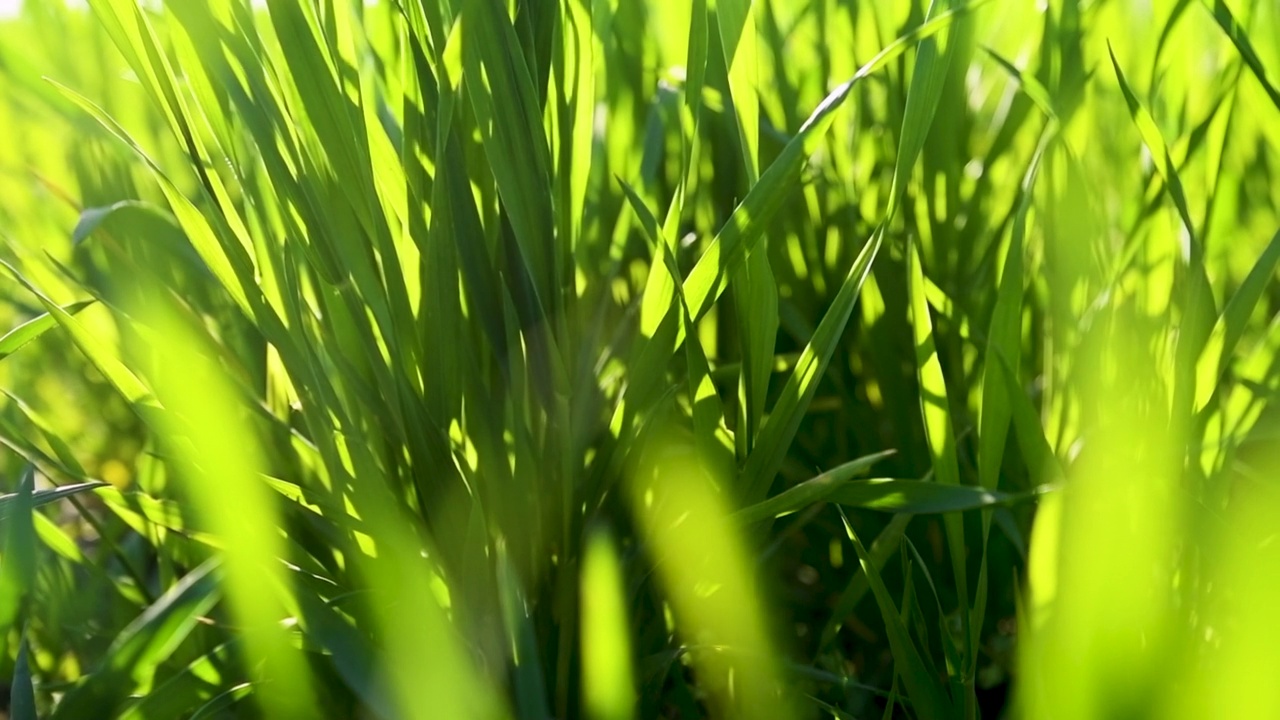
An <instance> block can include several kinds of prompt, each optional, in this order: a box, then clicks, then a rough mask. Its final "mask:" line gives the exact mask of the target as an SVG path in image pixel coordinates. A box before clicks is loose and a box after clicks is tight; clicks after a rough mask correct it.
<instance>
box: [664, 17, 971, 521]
mask: <svg viewBox="0 0 1280 720" xmlns="http://www.w3.org/2000/svg"><path fill="white" fill-rule="evenodd" d="M930 9H931V11H932V10H933V9H934V6H930ZM947 16H948V15H947V13H941V14H940V17H947ZM925 24H926V25H927V24H928V23H927V22H926V23H925ZM882 54H883V53H882ZM949 58H950V56H949V55H948V54H946V53H944V54H942V55H941V56H939V55H938V49H937V43H936V41H935V39H934V37H933V36H932V35H929V36H926V37H924V38H923V39H922V40H921V41H920V47H919V49H918V51H917V55H916V81H915V82H914V83H913V84H912V86H911V88H910V90H909V91H908V93H907V109H906V114H905V115H904V118H903V136H902V139H901V142H900V143H899V146H898V157H897V161H896V165H895V167H894V175H893V177H894V180H893V186H892V189H891V190H890V192H889V200H888V202H889V206H888V207H887V208H885V209H884V216H883V217H884V219H883V221H882V222H881V224H880V225H879V226H878V227H877V228H876V230H875V232H874V233H873V234H872V236H871V239H870V240H869V241H868V242H867V244H866V245H865V246H863V248H862V250H861V252H859V254H858V257H857V259H856V260H855V261H854V263H853V266H852V267H850V268H849V272H848V274H847V275H846V276H845V278H844V282H843V283H842V284H841V286H840V290H839V291H838V292H837V294H836V297H835V300H834V301H833V302H832V304H831V307H830V308H828V310H827V311H826V314H825V315H824V316H823V318H822V321H821V322H820V323H819V324H818V328H817V330H815V331H814V334H813V337H812V338H810V340H809V343H808V344H807V345H806V346H805V349H804V352H803V353H802V354H801V356H800V360H798V361H797V363H796V367H795V369H794V370H793V371H792V374H791V377H789V378H788V379H787V384H786V386H785V387H784V388H783V390H782V395H781V397H780V398H779V399H778V402H777V403H776V404H775V406H774V408H773V410H772V411H771V412H770V414H769V419H768V421H767V422H766V424H765V426H764V427H763V428H762V429H761V431H760V439H759V442H758V444H757V446H756V447H755V449H754V451H753V452H752V454H751V456H750V457H748V458H747V462H746V465H745V467H744V469H743V474H744V475H745V477H746V483H747V494H746V498H747V502H758V501H759V500H760V499H761V498H763V497H764V496H765V495H766V494H767V493H768V491H769V487H770V486H771V485H772V484H773V480H774V475H775V474H776V473H777V471H778V468H779V467H781V464H782V459H783V456H784V454H785V452H786V448H787V447H789V446H790V445H791V441H792V439H793V438H794V437H795V433H796V430H797V429H798V428H799V425H800V420H801V418H802V417H803V415H804V413H805V410H806V409H807V407H808V404H809V401H810V400H811V399H812V398H813V393H814V392H815V391H816V389H817V385H818V382H819V381H820V380H821V378H822V375H823V374H824V373H825V372H826V369H827V364H828V363H829V362H830V361H831V355H832V354H833V353H834V352H835V346H836V343H837V342H838V341H839V338H840V336H841V335H842V334H843V333H844V328H845V325H846V323H847V322H848V320H849V315H850V314H851V313H852V312H853V305H854V302H855V301H856V300H857V297H858V294H859V292H860V291H861V290H862V284H863V282H865V281H866V278H867V275H868V274H869V273H870V272H871V264H872V263H873V262H875V259H876V256H877V255H878V254H879V252H880V248H881V246H882V245H883V243H884V234H885V232H886V231H887V228H888V225H889V224H890V223H892V222H893V218H894V217H895V216H896V214H897V212H898V209H897V203H898V193H899V192H900V191H899V190H898V189H897V188H898V187H899V184H900V183H905V182H906V179H907V177H908V176H909V175H910V173H911V169H912V168H913V167H914V166H915V164H916V161H917V159H918V158H919V154H920V150H921V148H922V147H923V146H924V138H925V135H926V134H927V132H928V129H929V127H930V126H931V125H932V123H933V114H934V112H935V110H936V109H937V105H938V101H939V98H940V96H941V92H942V78H943V77H945V75H946V68H947V63H948V61H949ZM874 62H875V61H873V63H874ZM865 67H869V66H864V68H865ZM862 76H863V75H862V71H861V70H860V71H859V75H858V76H855V78H854V79H853V80H851V81H850V82H849V84H848V85H846V88H848V87H850V86H852V84H853V83H854V82H856V81H857V80H858V79H859V77H862ZM846 92H847V89H846ZM828 102H829V103H832V102H837V101H836V100H834V99H832V98H829V100H828ZM824 106H825V105H824ZM821 112H822V109H821V108H820V109H819V111H818V112H815V114H814V116H813V117H811V118H810V120H809V122H807V123H806V127H809V126H810V124H811V123H813V122H814V118H816V117H819V113H821ZM828 122H829V121H828ZM803 134H804V130H803V129H802V130H801V136H803ZM797 139H798V138H797ZM791 142H792V143H795V142H796V140H792V141H791ZM790 146H791V144H790V143H789V144H788V147H790ZM784 152H785V151H784ZM775 165H776V163H775ZM770 170H771V171H772V168H770ZM764 182H765V181H764V179H763V178H762V179H761V182H760V184H761V185H763V184H764ZM757 187H758V186H757ZM749 198H750V196H748V199H749ZM731 222H732V220H731ZM708 252H709V251H708ZM704 258H705V256H704ZM701 264H702V263H701V262H699V266H700V265H701ZM694 272H695V273H696V272H697V268H694ZM692 280H693V276H690V281H692ZM685 288H686V292H688V288H689V286H688V283H686V286H685ZM694 305H695V303H694V301H693V299H690V307H694Z"/></svg>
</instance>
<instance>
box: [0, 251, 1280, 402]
mask: <svg viewBox="0 0 1280 720" xmlns="http://www.w3.org/2000/svg"><path fill="white" fill-rule="evenodd" d="M1277 264H1280V232H1278V233H1276V234H1275V235H1274V236H1273V237H1272V238H1271V242H1269V243H1267V247H1266V249H1265V250H1263V252H1262V255H1260V256H1259V257H1258V260H1257V262H1256V263H1254V265H1253V268H1252V269H1251V270H1249V274H1248V275H1247V276H1246V277H1245V279H1244V281H1243V282H1242V283H1240V287H1239V289H1237V290H1236V292H1235V294H1234V295H1232V296H1231V299H1230V300H1228V301H1227V304H1226V306H1225V307H1223V309H1222V315H1220V316H1219V317H1218V321H1217V322H1216V323H1215V324H1214V326H1213V331H1212V332H1211V333H1210V335H1209V339H1208V340H1207V341H1206V343H1205V349H1204V352H1203V354H1201V356H1200V359H1199V361H1198V363H1197V367H1196V404H1195V408H1194V409H1195V410H1196V411H1197V412H1199V411H1200V410H1203V409H1204V407H1205V405H1206V404H1207V403H1208V402H1209V398H1210V397H1212V395H1213V393H1214V390H1215V389H1216V388H1217V387H1218V379H1219V376H1220V375H1221V373H1222V370H1223V368H1224V366H1225V365H1226V363H1227V361H1228V360H1230V358H1231V356H1232V354H1234V353H1235V349H1236V345H1237V344H1239V342H1240V339H1241V337H1243V335H1244V329H1245V327H1246V326H1247V324H1248V322H1249V318H1250V316H1251V315H1252V314H1253V312H1254V310H1255V309H1256V308H1257V306H1258V302H1259V301H1260V300H1261V299H1262V296H1263V293H1265V292H1266V289H1267V288H1268V287H1269V286H1270V285H1271V284H1272V282H1273V281H1274V278H1275V272H1276V266H1277ZM0 343H3V341H0Z"/></svg>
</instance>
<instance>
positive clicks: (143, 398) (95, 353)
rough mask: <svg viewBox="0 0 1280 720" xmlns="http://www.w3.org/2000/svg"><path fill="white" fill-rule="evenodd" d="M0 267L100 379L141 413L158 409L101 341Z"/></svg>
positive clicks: (9, 269)
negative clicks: (29, 295) (33, 299)
mask: <svg viewBox="0 0 1280 720" xmlns="http://www.w3.org/2000/svg"><path fill="white" fill-rule="evenodd" d="M0 267H3V268H4V270H5V271H6V272H7V273H8V274H9V276H10V277H12V278H13V279H14V280H16V281H17V282H18V283H19V284H20V285H22V286H23V287H25V288H26V289H27V290H28V291H29V292H31V293H32V294H33V295H35V296H36V298H37V299H38V300H39V301H40V304H41V305H43V306H44V307H45V310H47V311H48V313H49V316H50V317H52V318H53V319H54V320H55V321H56V322H57V323H58V324H59V325H60V326H62V328H63V329H64V330H65V331H66V332H67V334H69V335H70V336H71V339H72V341H73V342H75V344H76V347H78V348H79V349H80V352H82V353H84V354H85V357H87V358H89V360H90V361H92V362H93V364H94V365H95V366H96V367H97V368H98V370H99V371H100V372H101V373H102V374H103V376H105V377H106V378H107V379H108V380H110V381H111V384H112V385H114V386H115V388H116V390H117V391H119V393H120V394H121V395H122V396H124V398H125V399H126V400H128V401H129V402H131V403H134V404H136V405H138V406H139V408H140V410H143V411H145V410H148V409H157V408H159V405H158V403H157V402H156V400H155V399H154V398H153V397H152V395H151V391H150V390H148V389H147V388H146V387H145V386H144V385H143V384H142V382H141V381H140V380H138V378H137V376H136V375H134V374H133V373H132V372H130V371H129V369H128V368H126V367H125V366H124V364H123V363H121V362H120V360H119V359H118V358H117V357H116V356H115V354H114V353H113V352H111V350H110V349H109V348H107V347H106V346H105V345H104V344H103V343H102V342H101V341H99V340H98V339H97V338H94V337H93V336H91V335H90V334H89V332H88V331H87V330H85V329H84V327H83V326H81V324H80V323H79V322H78V321H77V320H76V319H75V318H74V317H72V316H71V314H70V313H68V312H67V311H66V310H64V309H62V307H61V306H60V305H58V304H56V303H54V302H53V301H52V300H50V299H49V298H48V297H46V296H45V295H44V293H42V292H40V290H39V289H37V288H36V287H35V286H34V285H32V284H31V283H30V282H29V281H28V280H27V279H26V278H25V277H24V276H23V275H22V274H21V273H20V272H18V269H17V268H15V267H13V266H12V265H10V264H9V263H8V262H5V261H4V260H0Z"/></svg>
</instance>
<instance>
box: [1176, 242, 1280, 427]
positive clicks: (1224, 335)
mask: <svg viewBox="0 0 1280 720" xmlns="http://www.w3.org/2000/svg"><path fill="white" fill-rule="evenodd" d="M1278 264H1280V232H1277V233H1276V234H1275V235H1274V236H1273V237H1272V238H1271V242H1270V243H1268V244H1267V248H1266V249H1265V250H1263V251H1262V255H1261V256H1259V258H1258V261H1257V262H1256V263H1254V265H1253V268H1252V269H1251V270H1250V271H1249V274H1248V275H1247V276H1246V277H1245V279H1244V282H1242V283H1240V287H1239V289H1237V290H1236V292H1235V294H1234V295H1232V296H1231V299H1230V300H1228V301H1227V305H1226V307H1224V308H1223V309H1222V315H1221V316H1219V317H1218V321H1217V322H1216V323H1215V324H1214V326H1213V330H1212V331H1211V332H1210V334H1209V339H1208V341H1207V342H1206V343H1205V351H1204V353H1203V354H1202V355H1201V356H1200V360H1199V362H1198V364H1197V367H1196V405H1195V410H1196V411H1197V412H1199V411H1200V410H1203V409H1204V406H1205V405H1206V404H1207V403H1208V402H1209V398H1211V397H1212V396H1213V393H1214V390H1215V389H1216V388H1217V387H1218V379H1219V377H1220V376H1221V374H1222V370H1223V368H1224V366H1225V365H1226V363H1227V361H1228V360H1230V358H1231V356H1232V354H1233V353H1235V349H1236V345H1237V344H1239V342H1240V338H1241V337H1243V336H1244V331H1245V327H1246V326H1247V324H1248V322H1249V316H1250V315H1252V314H1253V311H1254V309H1255V308H1256V307H1257V306H1258V302H1259V301H1260V300H1262V297H1263V295H1264V294H1265V293H1266V291H1267V288H1268V287H1270V286H1271V284H1272V281H1273V278H1274V277H1275V273H1276V266H1277V265H1278Z"/></svg>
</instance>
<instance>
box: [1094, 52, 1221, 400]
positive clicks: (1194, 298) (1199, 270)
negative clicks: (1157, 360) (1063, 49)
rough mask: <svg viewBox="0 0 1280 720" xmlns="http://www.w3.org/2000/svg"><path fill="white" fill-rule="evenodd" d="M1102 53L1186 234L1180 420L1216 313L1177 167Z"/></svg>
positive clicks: (1177, 375)
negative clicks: (1113, 73) (1196, 364)
mask: <svg viewBox="0 0 1280 720" xmlns="http://www.w3.org/2000/svg"><path fill="white" fill-rule="evenodd" d="M1108 52H1110V56H1111V66H1112V68H1113V69H1114V70H1115V74H1116V80H1117V81H1118V82H1119V83H1120V91H1121V92H1122V93H1123V94H1124V99H1125V103H1126V104H1127V105H1128V107H1129V116H1130V117H1131V118H1132V119H1133V122H1134V124H1135V125H1136V126H1137V127H1138V131H1139V133H1140V134H1141V135H1142V142H1143V143H1144V144H1145V145H1146V146H1147V149H1148V150H1149V151H1150V153H1151V156H1152V158H1153V159H1154V161H1155V167H1156V170H1157V172H1159V173H1160V175H1161V177H1162V178H1163V179H1164V182H1165V187H1166V188H1167V189H1168V191H1169V197H1170V198H1171V199H1172V200H1173V205H1174V207H1175V208H1176V209H1177V211H1178V216H1179V217H1180V218H1181V219H1182V224H1183V228H1184V229H1185V231H1186V239H1185V240H1184V242H1185V247H1184V248H1183V249H1182V253H1181V254H1182V261H1183V262H1184V263H1185V265H1186V270H1187V278H1186V284H1185V287H1184V288H1183V293H1184V295H1183V298H1182V303H1181V306H1182V308H1181V309H1182V319H1181V323H1182V324H1181V329H1180V331H1179V333H1178V336H1177V357H1176V359H1175V368H1174V377H1173V383H1172V385H1173V407H1174V409H1175V413H1176V415H1175V417H1179V418H1180V417H1181V415H1182V414H1183V413H1184V412H1186V411H1188V410H1190V409H1191V408H1192V406H1193V403H1194V402H1195V399H1196V389H1195V383H1196V378H1195V370H1196V368H1195V363H1196V360H1197V359H1198V358H1199V357H1200V353H1201V352H1202V350H1203V348H1204V342H1205V338H1206V336H1207V334H1208V332H1209V327H1210V325H1209V323H1211V322H1212V319H1213V318H1214V317H1216V316H1217V309H1216V308H1215V307H1214V300H1213V294H1212V292H1211V288H1210V284H1209V277H1208V275H1207V274H1206V272H1205V267H1204V247H1203V246H1202V245H1201V242H1200V240H1199V237H1198V235H1197V232H1196V228H1195V225H1194V224H1193V223H1192V221H1191V213H1190V211H1189V210H1188V209H1187V197H1186V192H1185V191H1184V190H1183V185H1182V181H1181V180H1180V179H1179V177H1178V169H1177V166H1176V165H1175V164H1174V162H1173V158H1172V157H1171V156H1170V155H1169V149H1168V147H1167V146H1166V145H1165V142H1164V138H1162V137H1161V135H1160V129H1159V127H1158V126H1157V125H1156V123H1155V120H1154V119H1153V118H1152V117H1151V114H1150V113H1148V112H1147V110H1146V109H1145V108H1143V107H1142V104H1141V103H1140V102H1138V98H1137V96H1135V95H1134V94H1133V91H1132V90H1131V89H1130V88H1129V84H1128V83H1127V82H1126V81H1125V78H1124V73H1123V72H1122V71H1121V70H1120V63H1119V62H1118V61H1117V60H1116V56H1115V53H1114V51H1112V50H1111V49H1110V47H1108Z"/></svg>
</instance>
